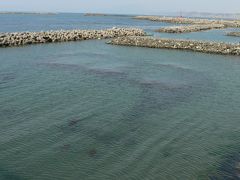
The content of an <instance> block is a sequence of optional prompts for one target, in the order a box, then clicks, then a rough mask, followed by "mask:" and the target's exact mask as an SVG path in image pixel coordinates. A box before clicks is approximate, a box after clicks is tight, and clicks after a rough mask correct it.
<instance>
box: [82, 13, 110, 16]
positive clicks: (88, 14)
mask: <svg viewBox="0 0 240 180" xmlns="http://www.w3.org/2000/svg"><path fill="white" fill-rule="evenodd" d="M84 16H107V14H102V13H86V14H84Z"/></svg>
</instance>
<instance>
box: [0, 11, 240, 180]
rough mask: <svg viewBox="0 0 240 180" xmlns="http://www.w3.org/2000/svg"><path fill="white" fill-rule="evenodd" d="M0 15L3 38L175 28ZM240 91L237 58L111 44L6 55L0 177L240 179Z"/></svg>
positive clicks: (0, 71) (118, 19)
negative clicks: (8, 35)
mask: <svg viewBox="0 0 240 180" xmlns="http://www.w3.org/2000/svg"><path fill="white" fill-rule="evenodd" d="M0 19H1V21H0V24H1V25H0V30H1V31H2V32H13V31H27V30H28V31H40V30H50V29H61V28H62V29H76V28H82V29H102V28H110V27H113V26H115V27H129V26H131V27H132V26H136V27H140V28H144V29H145V30H146V31H148V32H149V33H153V30H154V29H156V28H159V27H161V26H167V25H169V24H166V23H159V22H150V21H139V20H133V19H132V18H131V17H130V16H111V17H108V16H104V17H85V16H83V15H81V14H57V15H0ZM212 32H213V31H207V32H198V33H191V34H189V36H193V37H201V34H202V33H206V35H205V37H208V38H207V39H211V38H212V36H211V33H212ZM153 34H154V33H153ZM207 34H208V35H207ZM156 36H159V34H158V35H156ZM166 36H167V35H166ZM178 36H179V37H181V36H186V35H178ZM214 37H215V39H217V40H223V41H228V42H233V41H234V42H237V41H239V38H232V39H231V38H230V37H229V39H228V37H225V36H223V35H222V33H219V34H215V36H214ZM239 91H240V58H239V57H237V56H222V55H209V54H203V53H193V52H188V51H178V50H176V51H175V50H161V49H147V48H137V47H120V46H112V45H109V44H105V40H90V41H81V42H66V43H56V44H40V45H32V46H23V47H13V48H2V49H0V179H3V180H5V179H6V180H8V179H11V180H12V179H14V180H25V179H26V180H28V179H36V180H38V179H39V180H42V179H46V180H48V179H49V180H52V179H59V180H61V179H63V180H69V179H73V180H75V179H86V180H93V179H94V180H95V179H97V180H100V179H103V180H106V179H120V180H121V179H122V180H125V179H146V180H150V179H154V180H155V179H168V180H169V179H228V178H229V179H237V178H238V176H239V169H238V168H237V166H238V163H239V162H240V156H239V152H240V96H239Z"/></svg>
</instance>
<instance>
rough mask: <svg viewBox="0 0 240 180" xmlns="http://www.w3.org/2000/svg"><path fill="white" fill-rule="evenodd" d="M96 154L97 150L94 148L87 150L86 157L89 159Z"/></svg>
mask: <svg viewBox="0 0 240 180" xmlns="http://www.w3.org/2000/svg"><path fill="white" fill-rule="evenodd" d="M96 154H97V149H96V148H92V149H89V150H88V156H89V157H95V156H96Z"/></svg>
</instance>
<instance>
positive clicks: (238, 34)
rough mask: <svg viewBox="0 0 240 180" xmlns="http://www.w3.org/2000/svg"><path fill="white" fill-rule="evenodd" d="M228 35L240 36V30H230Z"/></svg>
mask: <svg viewBox="0 0 240 180" xmlns="http://www.w3.org/2000/svg"><path fill="white" fill-rule="evenodd" d="M227 36H236V37H240V32H230V33H227Z"/></svg>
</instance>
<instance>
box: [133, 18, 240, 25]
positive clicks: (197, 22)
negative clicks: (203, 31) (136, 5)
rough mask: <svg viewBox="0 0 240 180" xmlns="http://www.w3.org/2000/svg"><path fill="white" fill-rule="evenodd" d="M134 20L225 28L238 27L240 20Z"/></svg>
mask: <svg viewBox="0 0 240 180" xmlns="http://www.w3.org/2000/svg"><path fill="white" fill-rule="evenodd" d="M134 19H139V20H149V21H159V22H166V23H175V24H198V25H204V24H222V25H224V26H225V27H226V28H227V27H240V20H209V19H197V18H183V17H161V16H135V17H134Z"/></svg>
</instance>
